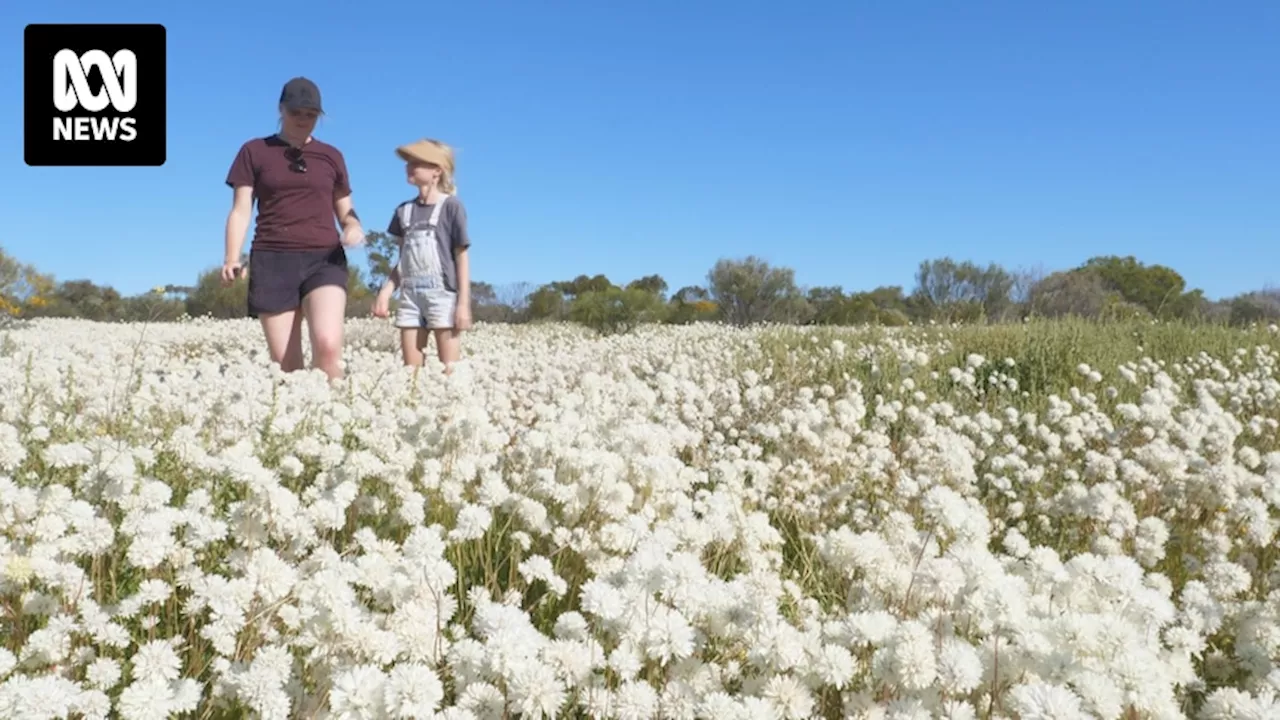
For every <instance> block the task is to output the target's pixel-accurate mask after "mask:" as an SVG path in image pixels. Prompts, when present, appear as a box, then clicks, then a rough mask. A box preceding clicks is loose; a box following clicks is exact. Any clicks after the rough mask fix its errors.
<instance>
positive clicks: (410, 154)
mask: <svg viewBox="0 0 1280 720" xmlns="http://www.w3.org/2000/svg"><path fill="white" fill-rule="evenodd" d="M396 154H397V155H399V156H400V157H401V158H402V159H403V160H404V161H405V174H406V179H407V180H408V182H409V184H410V185H414V186H416V187H417V188H418V195H417V197H415V198H414V199H412V200H406V201H405V202H403V203H400V205H398V206H397V207H396V210H395V213H394V214H393V215H392V216H391V224H390V225H388V226H387V234H388V235H391V236H393V237H395V238H397V239H398V240H399V241H400V259H399V262H398V263H397V264H396V267H395V268H394V269H393V270H392V271H391V274H390V275H389V276H388V277H387V281H386V282H385V283H383V284H382V288H381V290H379V291H378V298H377V300H376V301H375V302H374V306H373V314H374V315H375V316H377V317H384V318H385V317H387V316H388V315H389V307H390V305H391V296H392V294H393V293H394V292H395V291H396V289H397V288H399V290H400V305H399V307H398V308H397V309H396V316H395V326H396V327H398V328H400V352H401V354H402V355H403V356H404V363H405V364H406V365H417V366H421V365H422V364H423V350H424V349H425V348H426V346H427V340H428V334H427V333H428V331H430V332H431V334H433V335H435V339H436V353H437V355H438V356H439V358H440V362H442V363H444V366H445V373H449V372H452V364H453V363H455V362H457V361H458V360H459V359H460V358H461V355H462V344H461V339H460V335H461V332H462V331H463V330H468V329H470V328H471V267H470V263H469V261H468V258H467V249H468V248H470V247H471V238H470V237H469V236H468V235H467V211H466V208H464V207H463V205H462V201H460V200H458V198H457V196H456V195H455V193H456V192H457V189H456V188H455V187H454V184H453V150H452V148H450V147H449V146H448V145H446V144H444V143H442V142H440V141H438V140H430V139H425V140H419V141H417V142H415V143H411V144H408V145H402V146H400V147H398V148H396Z"/></svg>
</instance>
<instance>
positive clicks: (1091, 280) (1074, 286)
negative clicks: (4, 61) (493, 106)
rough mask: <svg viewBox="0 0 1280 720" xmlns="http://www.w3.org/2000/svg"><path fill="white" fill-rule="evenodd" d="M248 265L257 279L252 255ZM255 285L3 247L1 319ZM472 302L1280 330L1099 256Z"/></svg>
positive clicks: (1263, 299)
mask: <svg viewBox="0 0 1280 720" xmlns="http://www.w3.org/2000/svg"><path fill="white" fill-rule="evenodd" d="M393 258H394V239H393V238H390V237H389V236H387V235H385V234H384V233H380V232H373V233H370V235H369V253H368V266H367V267H366V268H361V267H356V266H353V267H352V268H351V277H350V281H349V283H348V287H347V291H348V306H347V308H348V309H347V311H348V314H349V316H352V317H360V316H368V315H369V313H370V310H371V308H372V304H373V298H374V295H375V294H376V291H377V288H378V287H379V286H380V285H381V283H382V281H383V280H384V279H385V278H386V276H387V273H388V272H389V271H390V269H391V267H393V263H394V259H393ZM243 259H244V262H245V263H246V267H247V269H248V272H249V273H252V272H253V268H252V267H249V266H248V257H247V256H245V257H244V258H243ZM247 283H248V281H247V279H246V277H241V278H240V279H239V280H237V281H236V282H235V283H234V284H232V285H230V286H228V287H224V286H223V285H222V282H221V280H220V278H219V268H217V267H211V268H208V269H206V270H205V271H204V272H202V273H200V274H199V276H198V277H197V278H196V281H195V284H193V285H166V286H163V287H157V288H154V289H153V290H152V291H150V292H147V293H142V294H140V295H133V296H125V295H122V294H121V293H119V292H117V291H116V290H115V289H114V288H112V287H110V286H106V285H98V284H96V283H94V282H92V281H91V280H87V279H75V280H63V281H58V280H56V279H55V278H54V277H53V276H51V275H49V274H47V273H44V272H41V271H40V270H39V269H37V268H35V267H33V266H30V265H27V264H24V263H22V262H20V261H19V260H18V259H16V258H14V257H12V256H10V255H9V254H8V253H6V252H5V251H4V249H3V248H2V247H0V315H5V316H9V317H20V318H38V317H66V318H84V319H88V320H95V321H101V322H144V321H145V322H172V321H178V320H181V319H183V318H192V317H213V318H240V317H244V316H245V306H246V297H247V292H248V288H247ZM471 295H472V304H473V315H474V317H475V319H476V320H477V321H480V322H489V323H532V322H539V321H568V322H575V323H579V324H582V325H585V326H588V327H591V328H594V329H596V330H598V331H600V332H602V333H618V332H626V331H628V330H630V329H632V328H635V327H637V326H639V325H641V324H646V323H672V324H687V323H694V322H720V323H727V324H730V325H737V326H744V325H752V324H760V323H783V324H797V325H883V326H900V325H909V324H920V323H933V322H938V323H1006V322H1022V321H1024V320H1026V319H1029V318H1035V317H1041V318H1060V317H1068V316H1070V317H1082V318H1089V319H1096V320H1125V319H1137V318H1152V319H1161V320H1179V321H1186V322H1197V323H1215V324H1231V325H1248V324H1252V323H1256V322H1270V321H1280V290H1274V289H1263V290H1258V291H1254V292H1247V293H1243V294H1241V295H1238V296H1235V297H1231V298H1224V299H1218V300H1211V299H1209V298H1206V297H1205V295H1204V293H1203V292H1202V291H1200V290H1198V289H1192V288H1188V287H1187V285H1186V281H1185V279H1184V278H1183V277H1182V276H1181V275H1180V274H1179V273H1178V272H1177V271H1175V270H1173V269H1172V268H1169V267H1166V266H1163V265H1158V264H1155V265H1149V264H1144V263H1142V262H1140V261H1139V260H1137V259H1136V258H1134V257H1132V256H1116V255H1107V256H1098V257H1093V258H1090V259H1088V260H1086V261H1085V262H1084V263H1082V264H1081V265H1079V266H1077V267H1073V268H1069V269H1066V270H1059V271H1056V272H1052V273H1048V274H1043V273H1039V272H1028V271H1011V270H1009V269H1006V268H1004V267H1002V266H1000V265H998V264H995V263H991V264H987V265H982V264H979V263H975V262H973V261H969V260H956V259H953V258H951V257H943V258H939V259H933V260H926V261H924V262H922V263H920V265H919V267H918V268H917V270H916V275H915V283H914V286H913V287H911V288H909V289H908V288H904V287H902V286H897V285H886V286H881V287H877V288H874V289H871V290H847V289H845V288H843V287H840V286H835V285H833V286H819V287H803V286H801V285H800V284H799V283H798V282H797V280H796V276H795V271H794V270H792V269H791V268H788V267H783V266H777V265H773V264H771V263H769V262H767V261H765V260H763V259H761V258H758V257H754V256H750V257H745V258H725V259H721V260H719V261H718V262H716V264H715V265H714V266H713V267H712V268H711V269H710V270H709V271H708V273H707V276H706V282H705V284H702V285H690V286H686V287H681V288H678V289H676V290H675V291H674V292H672V291H671V288H669V287H668V285H667V282H666V280H665V279H663V278H662V277H661V276H659V275H648V276H645V277H640V278H636V279H633V280H630V281H627V282H623V283H619V282H615V281H614V280H611V279H610V278H608V277H606V276H604V275H601V274H596V275H585V274H583V275H579V276H577V277H575V278H573V279H571V280H558V281H554V282H549V283H546V284H543V285H533V284H529V283H515V284H511V285H506V286H494V285H492V284H489V283H486V282H473V284H472V292H471Z"/></svg>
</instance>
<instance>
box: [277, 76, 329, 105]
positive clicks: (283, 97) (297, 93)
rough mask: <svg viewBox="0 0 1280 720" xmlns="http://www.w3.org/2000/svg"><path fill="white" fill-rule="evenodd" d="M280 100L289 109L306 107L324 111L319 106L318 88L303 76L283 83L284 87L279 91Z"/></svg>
mask: <svg viewBox="0 0 1280 720" xmlns="http://www.w3.org/2000/svg"><path fill="white" fill-rule="evenodd" d="M280 102H281V103H283V104H284V106H285V107H287V108H289V109H291V110H296V109H300V108H308V109H311V110H315V111H317V112H324V108H323V107H321V106H320V88H318V87H316V84H315V83H313V82H311V81H310V80H308V79H306V78H304V77H296V78H294V79H292V80H290V81H289V82H287V83H285V84H284V89H283V90H281V91H280Z"/></svg>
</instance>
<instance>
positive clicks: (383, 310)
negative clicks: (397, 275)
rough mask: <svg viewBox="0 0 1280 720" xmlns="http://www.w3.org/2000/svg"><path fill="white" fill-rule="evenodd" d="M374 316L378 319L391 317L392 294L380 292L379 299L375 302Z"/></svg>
mask: <svg viewBox="0 0 1280 720" xmlns="http://www.w3.org/2000/svg"><path fill="white" fill-rule="evenodd" d="M373 316H374V317H377V318H385V317H390V316H391V293H389V292H382V291H378V297H376V298H374V300H373Z"/></svg>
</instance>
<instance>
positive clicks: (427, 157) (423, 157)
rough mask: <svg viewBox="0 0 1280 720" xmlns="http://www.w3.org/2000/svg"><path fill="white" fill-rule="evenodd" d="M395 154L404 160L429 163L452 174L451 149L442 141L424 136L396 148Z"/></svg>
mask: <svg viewBox="0 0 1280 720" xmlns="http://www.w3.org/2000/svg"><path fill="white" fill-rule="evenodd" d="M396 155H399V156H400V159H402V160H404V161H405V162H424V163H430V164H432V165H437V166H439V167H441V168H443V169H444V170H445V171H446V172H448V173H449V174H450V175H452V174H453V150H452V149H450V148H449V146H448V145H445V144H444V143H441V142H437V141H435V140H428V139H425V138H424V139H422V140H418V141H416V142H412V143H409V144H408V145H401V146H400V147H398V148H396Z"/></svg>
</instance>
